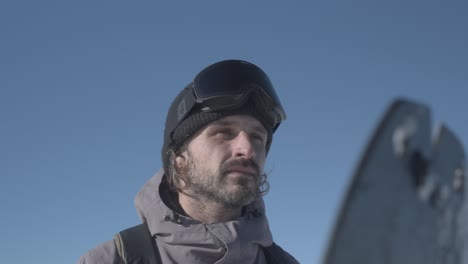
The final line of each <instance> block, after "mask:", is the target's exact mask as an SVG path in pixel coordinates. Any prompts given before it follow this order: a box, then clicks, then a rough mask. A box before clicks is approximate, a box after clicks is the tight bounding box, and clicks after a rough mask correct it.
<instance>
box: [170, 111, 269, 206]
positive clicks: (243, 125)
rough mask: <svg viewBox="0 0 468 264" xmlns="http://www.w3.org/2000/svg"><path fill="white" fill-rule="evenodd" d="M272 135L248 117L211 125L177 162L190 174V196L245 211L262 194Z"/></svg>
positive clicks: (232, 117)
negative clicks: (243, 208) (269, 140)
mask: <svg viewBox="0 0 468 264" xmlns="http://www.w3.org/2000/svg"><path fill="white" fill-rule="evenodd" d="M267 138H268V134H267V131H266V129H265V128H264V127H263V125H262V124H261V123H260V122H259V121H258V120H257V119H255V118H253V117H251V116H248V115H234V116H228V117H225V118H222V119H219V120H217V121H214V122H211V123H209V124H208V125H207V126H205V127H204V128H202V129H201V130H200V131H199V132H198V133H197V134H195V136H194V137H193V138H192V140H191V141H190V143H189V145H188V147H187V151H185V152H184V153H182V157H178V158H177V159H176V161H177V164H178V166H179V167H181V168H182V170H181V171H183V172H184V173H187V174H188V176H189V178H190V180H191V185H190V188H189V189H188V192H189V193H190V194H192V195H195V196H197V197H199V198H203V199H208V200H210V201H214V202H217V203H219V204H222V205H224V206H226V207H233V208H236V207H241V206H244V205H246V204H248V203H250V202H252V201H253V200H254V199H255V198H256V197H257V193H258V188H259V183H260V180H261V174H262V173H263V165H264V163H265V156H266V141H267Z"/></svg>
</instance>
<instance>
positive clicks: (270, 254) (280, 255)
mask: <svg viewBox="0 0 468 264" xmlns="http://www.w3.org/2000/svg"><path fill="white" fill-rule="evenodd" d="M263 254H264V255H265V258H266V260H267V263H268V264H280V263H282V264H299V261H297V260H296V259H295V258H294V257H293V256H292V255H291V254H289V253H288V252H286V251H285V250H284V249H282V248H281V247H280V246H278V245H277V244H276V243H273V244H272V245H271V246H269V247H265V248H263Z"/></svg>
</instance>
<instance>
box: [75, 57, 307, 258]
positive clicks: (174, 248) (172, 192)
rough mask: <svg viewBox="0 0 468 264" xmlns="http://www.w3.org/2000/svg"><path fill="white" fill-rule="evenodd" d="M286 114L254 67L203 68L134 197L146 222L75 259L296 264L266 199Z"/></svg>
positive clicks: (175, 107)
mask: <svg viewBox="0 0 468 264" xmlns="http://www.w3.org/2000/svg"><path fill="white" fill-rule="evenodd" d="M285 118H286V115H285V113H284V110H283V108H282V106H281V104H280V102H279V100H278V97H277V96H276V93H275V91H274V89H273V86H272V84H271V83H270V80H269V78H268V76H267V75H266V74H265V73H264V72H263V71H262V70H261V69H260V68H258V67H257V66H255V65H253V64H251V63H248V62H245V61H238V60H228V61H221V62H218V63H215V64H213V65H211V66H209V67H207V68H206V69H204V70H203V71H201V72H200V73H199V74H198V75H197V76H196V77H195V79H194V80H193V82H192V83H190V84H189V85H188V86H187V87H186V88H185V89H184V90H182V91H181V92H180V93H179V94H178V95H177V97H176V98H175V100H174V102H172V104H171V106H170V108H169V112H168V114H167V119H166V127H165V130H164V145H163V148H162V153H161V156H162V163H163V166H164V169H163V170H161V171H160V172H159V173H157V174H156V175H155V176H154V177H153V178H151V179H150V181H149V182H147V183H146V184H145V186H144V187H143V189H142V190H141V191H140V192H139V193H138V194H137V197H136V199H135V205H136V208H137V211H138V213H139V214H140V217H141V219H142V221H143V224H142V225H140V226H137V227H134V228H131V229H128V230H125V231H122V232H120V233H119V234H118V235H116V237H115V239H114V240H111V241H108V242H106V243H104V244H102V245H100V246H98V247H97V248H94V249H92V250H91V251H89V252H88V253H87V254H86V255H84V256H83V257H82V258H81V259H80V262H79V263H86V264H90V263H267V264H268V263H298V262H297V261H296V260H295V259H294V258H293V257H292V256H290V255H289V254H288V253H286V252H285V251H283V250H282V249H281V248H280V247H279V246H277V245H276V244H274V243H273V239H272V235H271V232H270V229H269V226H268V221H267V219H266V216H265V210H264V204H263V199H262V195H263V194H264V193H266V192H267V191H268V182H267V179H266V175H265V174H264V173H263V166H264V164H265V159H266V156H267V153H268V150H269V148H270V145H271V142H272V135H273V133H274V132H275V130H276V129H277V128H278V126H279V125H280V123H281V122H282V121H283V120H284V119H285ZM145 238H146V240H145ZM145 241H146V242H145Z"/></svg>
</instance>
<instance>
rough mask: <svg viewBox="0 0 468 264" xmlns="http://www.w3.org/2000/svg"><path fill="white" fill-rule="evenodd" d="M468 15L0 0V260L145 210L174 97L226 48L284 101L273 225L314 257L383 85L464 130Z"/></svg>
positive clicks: (66, 257)
mask: <svg viewBox="0 0 468 264" xmlns="http://www.w3.org/2000/svg"><path fill="white" fill-rule="evenodd" d="M467 14H468V4H466V2H464V1H438V2H433V1H418V2H416V1H392V2H391V3H389V2H384V3H382V2H379V3H377V2H376V1H342V2H331V1H301V2H299V1H290V2H286V1H262V3H260V1H185V2H178V1H174V2H171V3H168V1H165V2H164V3H163V2H161V3H158V2H157V1H120V0H113V1H108V0H103V1H88V0H84V1H51V0H43V1H21V0H16V1H13V0H3V1H1V2H0V176H1V181H0V214H1V215H0V226H1V227H2V228H1V230H2V236H1V237H2V239H1V240H0V259H1V260H2V262H4V263H48V264H51V263H75V262H76V261H77V260H78V259H79V257H80V255H82V254H83V253H84V252H86V251H87V250H88V249H90V248H92V247H94V246H96V245H98V244H100V243H101V242H103V241H105V240H109V239H111V238H112V237H113V235H114V233H116V232H118V231H120V230H122V229H124V228H126V227H129V226H132V225H135V224H137V223H139V218H138V216H137V214H136V211H135V209H134V207H133V198H134V196H135V194H136V192H137V191H138V190H139V189H140V188H141V186H142V185H143V183H144V182H145V181H147V180H148V179H149V178H150V177H151V176H152V175H153V173H155V172H156V171H157V170H158V169H159V168H160V167H161V161H160V149H161V144H162V137H163V136H162V133H163V128H164V127H163V124H164V119H165V116H166V111H167V109H168V107H169V104H170V102H171V100H172V99H173V98H174V96H175V95H176V94H177V92H178V91H179V90H180V89H182V88H183V87H184V86H185V85H186V84H187V83H189V82H190V81H191V80H192V78H193V76H194V75H195V74H196V73H197V72H198V71H199V70H201V69H202V68H203V67H205V66H207V65H209V64H211V63H213V62H216V61H218V60H222V59H231V58H236V59H244V60H248V61H251V62H253V63H255V64H257V65H259V66H260V67H262V68H263V69H264V70H265V71H266V72H267V73H268V74H269V75H270V77H271V79H272V81H273V83H274V84H275V86H276V89H277V92H278V94H279V96H280V98H281V100H282V102H283V105H284V107H285V109H286V111H287V114H288V120H287V121H286V122H284V124H282V125H281V127H280V128H279V129H278V131H277V133H276V134H275V137H274V142H273V145H272V148H271V151H270V154H269V161H268V163H267V167H266V170H267V171H269V172H270V183H271V190H270V193H269V194H268V195H267V196H266V198H265V199H266V204H267V215H268V217H269V222H270V226H271V229H272V230H273V235H274V239H275V240H276V241H277V242H278V243H279V244H280V245H282V246H283V247H284V248H286V249H287V250H288V251H290V252H291V253H292V254H293V255H295V256H296V257H297V258H298V260H300V261H301V262H302V263H318V262H319V261H320V259H321V257H322V255H323V250H324V247H325V245H326V242H327V237H328V234H329V232H330V229H331V227H332V223H333V221H334V218H335V216H336V213H337V212H336V210H337V208H338V206H339V202H340V200H341V198H342V193H343V190H344V189H345V187H346V186H347V183H348V180H349V177H350V175H351V174H352V171H353V169H354V167H355V165H356V161H357V160H358V158H359V155H360V153H361V151H362V148H363V147H364V145H365V143H366V141H367V138H368V136H369V135H370V133H371V131H372V129H373V127H374V126H375V124H376V122H377V120H378V119H379V117H380V116H381V114H382V112H383V111H384V109H385V108H386V107H387V105H388V104H389V103H390V101H391V100H392V99H394V98H395V97H397V96H405V97H409V98H412V99H415V100H418V101H421V102H424V103H427V104H429V105H430V106H431V107H432V110H433V114H434V120H435V121H434V124H436V123H437V122H439V121H444V122H445V123H447V124H448V126H449V127H450V128H452V129H453V130H454V131H455V132H456V133H457V134H458V135H459V137H460V138H461V140H462V141H463V142H464V143H465V144H467V143H468V119H467V113H468V105H467V101H468V49H467V47H468V16H467ZM402 206H403V205H402Z"/></svg>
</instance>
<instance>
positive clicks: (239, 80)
mask: <svg viewBox="0 0 468 264" xmlns="http://www.w3.org/2000/svg"><path fill="white" fill-rule="evenodd" d="M192 89H193V93H190V92H189V93H187V95H186V96H185V98H183V99H182V102H183V104H184V105H183V107H181V105H179V107H178V110H179V111H178V123H179V122H180V121H181V120H183V119H184V118H185V117H186V116H187V115H188V114H189V113H190V112H191V111H192V110H193V109H194V108H197V109H199V111H204V112H211V111H223V110H231V109H236V108H239V107H242V105H243V104H244V103H245V102H246V101H247V100H248V99H250V98H252V99H253V100H254V102H255V104H256V105H257V106H258V108H259V109H260V110H262V111H264V113H265V114H266V115H268V116H269V117H270V118H271V120H272V121H273V124H274V127H273V131H274V130H276V128H278V126H279V125H280V123H281V122H282V121H283V120H285V119H286V113H285V111H284V109H283V107H282V106H281V103H280V100H279V98H278V96H277V95H276V92H275V89H274V88H273V85H272V84H271V81H270V79H269V78H268V76H267V75H266V73H265V72H263V70H261V69H260V68H259V67H257V66H256V65H254V64H252V63H249V62H246V61H241V60H226V61H221V62H218V63H215V64H212V65H210V66H208V67H207V68H205V69H204V70H202V71H201V72H200V73H199V74H197V76H196V77H195V79H194V80H193V82H192Z"/></svg>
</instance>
